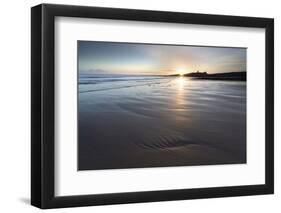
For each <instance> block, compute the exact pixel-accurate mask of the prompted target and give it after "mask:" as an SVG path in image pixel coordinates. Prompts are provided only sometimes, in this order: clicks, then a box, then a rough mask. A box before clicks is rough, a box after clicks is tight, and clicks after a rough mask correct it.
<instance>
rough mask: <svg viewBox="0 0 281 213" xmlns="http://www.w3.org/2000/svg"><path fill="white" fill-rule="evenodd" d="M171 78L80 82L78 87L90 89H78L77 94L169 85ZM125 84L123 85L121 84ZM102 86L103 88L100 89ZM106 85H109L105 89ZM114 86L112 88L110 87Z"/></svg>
mask: <svg viewBox="0 0 281 213" xmlns="http://www.w3.org/2000/svg"><path fill="white" fill-rule="evenodd" d="M171 80H173V79H171V78H169V79H167V78H165V77H122V78H94V79H91V80H81V81H84V82H83V83H81V82H80V79H79V84H80V85H92V86H93V87H94V88H93V87H91V88H90V89H86V90H81V89H80V88H79V93H88V92H96V91H106V90H115V89H123V88H130V87H139V86H152V85H156V84H161V83H169V82H170V81H171ZM122 83H125V84H122ZM102 85H104V87H100V86H102ZM107 85H110V86H109V87H107ZM112 85H114V86H112Z"/></svg>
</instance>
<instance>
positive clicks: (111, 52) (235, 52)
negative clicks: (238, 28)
mask: <svg viewBox="0 0 281 213" xmlns="http://www.w3.org/2000/svg"><path fill="white" fill-rule="evenodd" d="M246 51H247V50H246V48H229V47H226V48H225V47H204V46H186V45H163V44H138V43H119V42H100V41H78V69H79V73H80V74H81V73H87V74H88V73H92V74H97V75H98V74H125V75H171V74H184V73H189V72H196V71H200V72H208V73H222V72H241V71H246Z"/></svg>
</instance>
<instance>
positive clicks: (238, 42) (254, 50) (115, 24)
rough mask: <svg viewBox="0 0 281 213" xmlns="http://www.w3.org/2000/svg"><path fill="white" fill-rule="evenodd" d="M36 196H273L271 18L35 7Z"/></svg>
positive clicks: (77, 202)
mask: <svg viewBox="0 0 281 213" xmlns="http://www.w3.org/2000/svg"><path fill="white" fill-rule="evenodd" d="M31 39H32V42H31V43H32V44H31V45H32V47H31V50H32V55H31V58H32V63H31V72H32V74H31V76H32V79H31V82H32V85H31V89H32V103H31V106H32V118H31V120H32V140H31V148H32V150H31V153H32V155H31V178H32V180H31V203H32V205H34V206H37V207H39V208H59V207H75V206H89V205H105V204H121V203H136V202H152V201H168V200H181V199H197V198H214V197H226V196H242V195H259V194H272V193H273V191H274V161H273V159H274V152H273V138H274V137H273V136H274V128H273V127H274V79H273V76H274V21H273V19H270V18H254V17H238V16H222V15H209V14H192V13H177V12H164V11H147V10H129V9H113V8H101V7H85V6H66V5H51V4H42V5H38V6H35V7H33V8H32V9H31Z"/></svg>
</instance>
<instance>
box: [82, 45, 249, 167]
mask: <svg viewBox="0 0 281 213" xmlns="http://www.w3.org/2000/svg"><path fill="white" fill-rule="evenodd" d="M77 60H78V65H77V69H78V70H77V73H78V115H77V117H78V144H77V145H78V159H77V160H78V170H79V171H82V170H101V169H129V168H150V167H171V166H208V165H212V166H213V165H224V164H245V163H247V155H246V102H247V101H246V88H247V87H246V82H247V81H246V80H247V79H246V77H247V75H246V73H247V72H246V71H247V49H246V48H243V47H219V46H196V45H173V44H148V43H127V42H105V41H77Z"/></svg>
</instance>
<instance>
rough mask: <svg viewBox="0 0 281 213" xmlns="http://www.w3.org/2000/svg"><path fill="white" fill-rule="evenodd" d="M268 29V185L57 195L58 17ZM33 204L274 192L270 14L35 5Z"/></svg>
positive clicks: (54, 205)
mask: <svg viewBox="0 0 281 213" xmlns="http://www.w3.org/2000/svg"><path fill="white" fill-rule="evenodd" d="M58 16H63V17H81V18H100V19H115V20H131V21H147V22H162V23H165V22H166V23H182V24H200V25H217V26H237V27H251V28H264V29H265V32H266V33H265V34H266V41H265V43H266V48H265V51H266V53H265V62H266V63H265V76H266V78H265V85H266V87H265V89H266V97H265V100H266V106H265V107H266V112H265V113H266V119H265V122H266V123H265V126H266V128H265V132H266V135H265V184H261V185H245V186H225V187H213V188H198V189H177V190H163V191H145V192H129V193H112V194H93V195H78V196H76V195H73V196H60V197H56V196H55V195H54V189H55V181H54V179H55V170H54V168H55V165H54V163H55V161H54V157H55V156H54V148H55V146H54V122H55V114H54V113H55V111H54V109H55V108H54V105H55V99H54V95H55V94H54V92H55V85H54V82H55V81H54V80H55V75H54V72H55V69H54V60H55V58H54V50H55V47H54V21H55V17H58ZM31 112H32V113H31V204H32V205H34V206H36V207H39V208H42V209H47V208H60V207H76V206H91V205H106V204H121V203H138V202H153V201H169V200H183V199H197V198H216V197H228V196H245V195H260V194H272V193H273V192H274V20H273V19H271V18H256V17H241V16H225V15H208V14H194V13H179V12H164V11H148V10H131V9H113V8H102V7H86V6H67V5H53V4H41V5H38V6H35V7H32V9H31Z"/></svg>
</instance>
